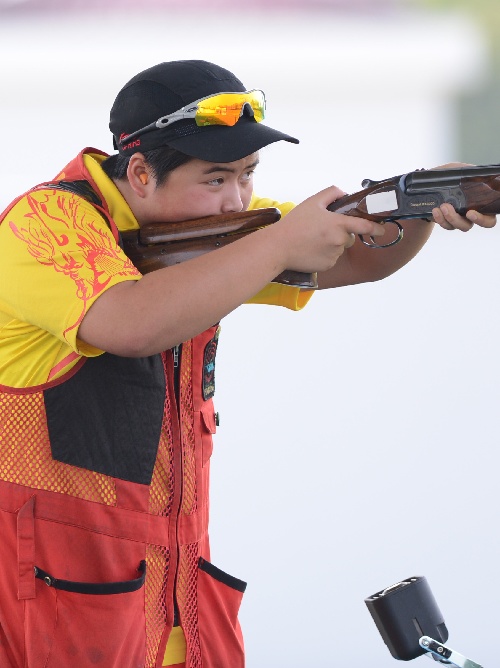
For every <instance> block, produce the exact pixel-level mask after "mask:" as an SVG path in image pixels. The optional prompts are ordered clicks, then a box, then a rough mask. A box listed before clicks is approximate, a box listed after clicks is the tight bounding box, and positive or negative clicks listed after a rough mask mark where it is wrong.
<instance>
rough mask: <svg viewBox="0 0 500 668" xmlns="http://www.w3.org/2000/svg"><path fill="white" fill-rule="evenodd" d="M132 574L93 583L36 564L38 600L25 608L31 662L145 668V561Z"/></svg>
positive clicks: (55, 666) (49, 667) (47, 667)
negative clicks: (65, 577)
mask: <svg viewBox="0 0 500 668" xmlns="http://www.w3.org/2000/svg"><path fill="white" fill-rule="evenodd" d="M141 570H142V573H141V572H140V571H141ZM130 575H131V579H130V580H127V581H125V580H124V581H118V582H102V583H88V582H75V581H70V580H62V579H58V578H55V577H52V576H51V575H49V574H48V573H46V572H44V571H42V570H41V569H38V568H36V569H35V577H36V579H37V582H36V598H35V599H30V600H28V601H26V608H25V614H26V617H25V632H26V642H27V645H26V658H27V665H29V666H33V667H34V668H38V666H40V667H41V666H43V667H44V668H61V667H62V666H78V667H79V668H86V667H88V668H90V667H91V666H94V665H102V666H106V668H122V667H123V666H130V667H131V668H142V667H143V666H144V662H145V634H144V587H143V585H144V576H145V562H141V564H140V566H139V569H134V568H131V569H130ZM137 575H139V577H134V576H137Z"/></svg>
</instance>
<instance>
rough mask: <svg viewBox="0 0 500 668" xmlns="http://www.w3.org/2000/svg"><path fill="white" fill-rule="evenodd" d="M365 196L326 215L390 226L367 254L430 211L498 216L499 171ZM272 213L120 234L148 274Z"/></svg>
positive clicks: (487, 169) (478, 169) (431, 173)
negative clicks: (445, 208) (390, 232)
mask: <svg viewBox="0 0 500 668" xmlns="http://www.w3.org/2000/svg"><path fill="white" fill-rule="evenodd" d="M361 185H362V187H363V190H360V191H359V192H356V193H354V194H352V195H345V196H344V197H341V198H340V199H338V200H336V201H335V202H332V203H331V204H330V205H329V206H328V207H327V208H328V210H329V211H334V212H336V213H342V214H345V215H348V216H359V217H360V218H367V219H368V220H372V221H374V222H377V223H384V222H388V223H394V224H395V225H396V226H397V227H398V230H399V233H398V237H397V239H395V240H393V241H391V242H389V243H387V244H385V245H377V244H376V243H375V241H374V239H373V238H372V243H369V242H368V241H366V240H365V239H363V237H360V238H361V240H362V241H363V243H364V244H366V245H367V246H369V247H371V248H386V247H388V246H392V245H394V244H395V243H397V242H399V241H400V240H401V239H402V237H403V228H402V226H401V225H400V223H399V222H398V221H400V220H405V219H411V218H415V219H427V220H430V218H431V216H432V209H434V208H435V207H438V206H440V205H441V204H444V203H449V204H451V205H452V206H453V207H454V208H455V209H456V210H457V212H458V213H460V214H461V215H465V213H466V212H467V211H468V210H469V209H475V210H476V211H478V212H479V213H483V214H493V215H494V214H498V213H500V165H485V166H472V167H459V168H449V169H430V170H425V169H421V170H416V171H414V172H408V173H407V174H402V175H399V176H393V177H392V178H390V179H386V180H383V181H372V180H370V179H365V180H364V181H363V182H362V184H361ZM280 215H281V214H280V212H279V210H278V209H275V208H268V209H255V210H253V211H241V212H238V213H230V214H220V215H217V216H206V217H203V218H197V219H195V220H188V221H183V222H177V223H149V224H147V225H143V226H142V227H141V228H140V229H139V230H133V231H130V232H122V241H123V247H124V250H125V253H126V254H127V255H128V256H129V258H130V259H131V260H132V262H133V263H134V264H135V266H136V267H137V268H138V269H139V270H140V271H141V272H142V273H148V272H149V271H154V270H155V269H161V268H163V267H169V266H171V265H174V264H178V263H180V262H185V261H186V260H189V259H192V258H194V257H197V256H199V255H203V254H204V253H208V252H209V251H211V250H215V249H216V248H221V247H222V246H225V245H226V244H229V243H232V242H233V241H236V240H237V239H241V238H242V237H244V236H245V235H247V234H249V233H251V232H255V231H256V230H258V229H259V228H261V227H265V226H267V225H272V224H273V223H275V222H276V221H278V220H279V219H280ZM273 282H276V283H282V284H284V285H294V286H298V287H302V288H309V289H315V288H317V276H316V274H305V273H303V272H299V271H292V270H286V271H284V272H282V273H281V274H280V275H279V276H277V277H276V278H275V279H274V281H273Z"/></svg>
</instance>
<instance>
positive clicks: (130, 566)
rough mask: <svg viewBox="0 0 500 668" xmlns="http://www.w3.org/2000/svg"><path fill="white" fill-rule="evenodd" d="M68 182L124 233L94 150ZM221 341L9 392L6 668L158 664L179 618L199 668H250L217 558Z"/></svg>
mask: <svg viewBox="0 0 500 668" xmlns="http://www.w3.org/2000/svg"><path fill="white" fill-rule="evenodd" d="M92 152H93V153H96V152H97V151H95V149H92ZM58 178H59V179H61V178H64V180H65V181H72V180H77V181H80V180H84V181H87V182H89V183H90V185H91V186H92V188H93V190H94V191H95V193H96V194H97V196H98V198H100V200H101V201H100V203H97V202H94V204H95V206H96V208H97V209H99V210H100V211H101V213H102V214H103V215H105V216H106V217H107V218H108V220H109V224H110V226H111V229H112V230H113V232H114V234H115V236H116V238H118V233H117V230H116V225H115V223H114V222H113V221H112V220H111V218H110V214H109V211H108V209H107V206H106V203H105V201H104V198H102V195H101V193H100V192H99V190H98V188H97V186H96V184H95V183H94V182H93V181H92V179H91V177H90V174H89V173H88V171H87V170H86V169H85V167H84V164H83V153H82V154H80V155H79V156H77V158H75V159H74V160H73V161H72V162H71V163H70V164H69V165H68V166H67V167H66V168H65V169H64V170H63V173H62V174H61V175H60V176H59V177H58ZM11 206H12V205H11ZM10 208H11V207H9V209H10ZM9 209H8V210H9ZM5 213H6V212H4V214H3V215H2V218H1V219H0V223H1V221H2V220H3V218H4V217H5ZM218 331H219V330H218V327H217V326H214V327H212V328H210V329H209V330H207V331H206V332H204V333H202V334H200V335H199V336H197V337H195V338H194V339H193V340H190V341H187V342H185V343H184V344H183V345H182V347H181V350H180V352H179V351H178V350H168V351H166V352H164V353H162V354H160V355H153V356H151V357H147V358H140V359H132V358H121V357H118V356H115V355H111V354H109V353H105V354H103V355H101V356H98V357H95V358H88V359H85V358H83V359H82V360H81V361H80V362H78V364H77V365H76V367H74V368H73V369H72V370H71V371H70V372H69V373H68V374H66V376H64V377H62V378H59V379H57V380H56V381H53V382H50V383H47V384H45V385H42V386H39V387H31V388H23V389H18V388H17V389H16V388H11V387H5V386H1V385H0V537H1V539H0V563H1V564H2V576H1V577H0V666H2V668H63V667H66V666H68V667H69V666H78V668H87V667H88V668H90V667H92V668H95V666H102V667H103V668H153V667H160V666H161V664H162V659H163V655H164V652H165V647H166V644H167V640H168V637H169V634H170V631H171V629H172V626H173V625H174V624H177V623H180V624H181V626H182V628H183V631H184V634H185V637H186V645H187V652H186V667H187V668H226V667H227V668H242V667H243V666H244V656H243V640H242V636H241V630H240V627H239V623H238V619H237V615H238V610H239V606H240V603H241V598H242V595H243V591H244V589H245V586H246V585H245V583H244V582H242V581H241V580H238V579H236V578H233V577H232V576H230V575H227V574H226V573H224V572H222V571H221V570H220V569H218V568H216V567H215V566H213V565H212V564H211V563H210V561H209V560H210V553H209V544H208V483H209V465H210V456H211V453H212V434H213V433H214V432H215V428H216V419H215V412H214V406H213V401H212V396H213V393H214V363H215V353H216V349H217V341H218Z"/></svg>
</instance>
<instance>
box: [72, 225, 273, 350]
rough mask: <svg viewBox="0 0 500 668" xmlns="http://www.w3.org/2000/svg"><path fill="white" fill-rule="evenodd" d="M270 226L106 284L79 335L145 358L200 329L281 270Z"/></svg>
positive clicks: (255, 290)
mask: <svg viewBox="0 0 500 668" xmlns="http://www.w3.org/2000/svg"><path fill="white" fill-rule="evenodd" d="M272 237H273V229H272V226H271V227H269V228H265V229H262V230H259V231H257V232H255V233H252V234H250V235H248V236H246V237H245V238H243V239H240V240H239V241H236V242H234V243H233V244H230V245H228V246H225V247H224V248H220V249H218V250H216V251H213V252H211V253H207V254H206V255H203V256H201V257H198V258H196V259H194V260H190V261H188V262H185V263H182V264H178V265H175V266H172V267H168V268H165V269H160V270H158V271H153V272H151V273H149V274H146V275H145V276H143V277H142V278H141V279H140V280H139V281H137V282H131V281H127V282H124V283H121V284H119V285H116V286H114V287H113V288H110V289H109V290H108V291H106V292H105V293H104V294H103V295H102V296H101V297H99V298H98V299H97V300H96V302H95V303H94V304H93V305H92V307H91V308H90V310H89V312H88V313H87V315H86V316H85V318H84V320H83V322H82V324H81V325H80V329H79V333H78V337H79V339H81V340H83V341H85V342H86V343H87V344H90V345H92V346H94V347H97V348H100V349H102V350H105V351H107V352H111V353H114V354H117V355H122V356H130V357H143V356H147V355H151V354H154V353H157V352H160V351H162V350H166V349H168V348H171V347H173V346H175V345H177V344H179V343H181V342H182V341H185V340H187V339H189V338H191V337H193V336H195V335H196V334H198V333H200V332H202V331H204V330H205V329H207V328H208V327H210V326H211V325H213V324H214V323H216V322H218V321H219V320H220V319H221V318H223V317H224V316H226V315H227V314H228V313H230V312H231V311H233V310H234V309H235V308H237V307H238V306H239V305H240V304H242V303H244V302H245V301H247V300H248V299H250V298H251V297H252V296H253V295H254V294H256V293H257V292H259V290H261V289H262V288H263V287H264V286H265V285H267V283H269V282H270V281H271V280H272V279H273V278H274V277H275V276H277V275H278V274H279V273H280V272H281V271H283V270H284V269H285V267H284V266H283V260H282V253H281V252H280V247H279V244H278V243H275V242H274V240H273V238H272Z"/></svg>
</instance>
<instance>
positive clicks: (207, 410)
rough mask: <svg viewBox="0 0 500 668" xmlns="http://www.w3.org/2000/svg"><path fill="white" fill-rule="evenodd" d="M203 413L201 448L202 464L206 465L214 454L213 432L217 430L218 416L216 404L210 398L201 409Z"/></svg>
mask: <svg viewBox="0 0 500 668" xmlns="http://www.w3.org/2000/svg"><path fill="white" fill-rule="evenodd" d="M200 414H201V449H202V464H203V466H205V465H206V464H207V462H208V460H209V459H210V457H211V456H212V451H213V440H212V434H215V432H216V429H217V427H216V418H215V410H214V404H213V401H212V400H211V399H209V400H208V401H207V402H206V403H205V404H203V406H202V407H201V410H200Z"/></svg>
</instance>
